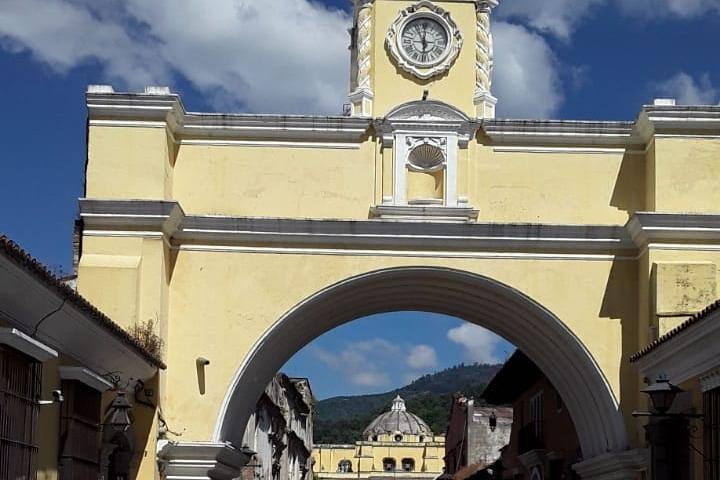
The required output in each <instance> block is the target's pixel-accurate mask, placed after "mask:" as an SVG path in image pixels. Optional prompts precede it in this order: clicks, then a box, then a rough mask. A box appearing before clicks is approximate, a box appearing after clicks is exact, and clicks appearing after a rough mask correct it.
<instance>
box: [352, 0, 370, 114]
mask: <svg viewBox="0 0 720 480" xmlns="http://www.w3.org/2000/svg"><path fill="white" fill-rule="evenodd" d="M372 8H373V0H356V1H355V14H356V18H355V38H354V39H353V42H354V47H355V49H356V52H355V54H354V55H353V61H354V62H355V65H354V66H353V70H352V71H353V73H354V74H355V78H354V79H352V88H353V91H352V92H351V93H350V95H349V96H348V100H349V101H350V105H351V114H352V115H353V116H355V117H369V116H371V115H372V101H373V96H374V95H373V90H372V79H371V76H370V71H371V70H372V56H371V45H372Z"/></svg>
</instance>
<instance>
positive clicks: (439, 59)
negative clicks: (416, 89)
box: [386, 0, 463, 79]
mask: <svg viewBox="0 0 720 480" xmlns="http://www.w3.org/2000/svg"><path fill="white" fill-rule="evenodd" d="M462 44H463V38H462V35H461V34H460V29H459V28H458V26H457V24H456V23H455V22H454V21H453V19H452V18H451V16H450V13H449V12H448V11H446V10H444V9H443V8H441V7H439V6H437V5H434V4H433V3H431V2H429V1H427V0H421V1H420V2H418V3H417V4H415V5H412V6H410V7H408V8H406V9H404V10H402V11H400V13H399V14H398V16H397V18H395V21H394V22H393V23H392V24H391V25H390V28H389V29H388V34H387V40H386V46H387V49H388V53H389V54H390V56H391V58H392V59H393V60H394V61H395V64H396V65H397V66H398V67H399V68H401V69H403V70H405V71H406V72H409V73H411V74H412V75H414V76H415V77H418V78H421V79H428V78H431V77H434V76H436V75H439V74H441V73H443V72H445V71H447V70H449V69H450V67H452V64H453V62H454V61H455V59H456V58H457V57H458V55H459V54H460V49H461V48H462Z"/></svg>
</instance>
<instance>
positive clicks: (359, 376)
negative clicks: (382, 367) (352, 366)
mask: <svg viewBox="0 0 720 480" xmlns="http://www.w3.org/2000/svg"><path fill="white" fill-rule="evenodd" d="M352 383H353V384H354V385H356V386H358V387H370V388H374V387H381V386H389V385H390V377H389V376H388V375H387V374H386V373H382V372H359V373H356V374H355V375H353V377H352Z"/></svg>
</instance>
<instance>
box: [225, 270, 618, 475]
mask: <svg viewBox="0 0 720 480" xmlns="http://www.w3.org/2000/svg"><path fill="white" fill-rule="evenodd" d="M391 311H425V312H433V313H442V314H446V315H451V316H455V317H458V318H461V319H464V320H466V321H469V322H472V323H475V324H478V325H481V326H483V327H485V328H488V329H489V330H492V331H493V332H495V333H497V334H499V335H501V336H503V337H505V338H506V339H507V340H509V341H510V342H512V343H514V344H515V345H516V346H517V347H518V348H520V349H521V350H522V351H523V352H524V353H525V354H526V355H528V357H530V358H531V359H532V360H533V361H534V362H535V363H536V364H537V365H538V367H540V369H541V370H542V371H543V372H544V373H545V374H546V375H547V376H548V378H549V379H550V381H551V382H552V383H553V384H554V386H555V387H556V388H557V390H558V391H559V392H560V394H561V396H562V397H563V400H564V401H565V403H566V406H567V408H568V411H569V413H570V415H571V417H572V420H573V422H574V424H575V428H576V430H577V434H578V437H579V440H580V444H581V448H582V451H583V456H584V457H585V459H591V458H596V457H601V456H606V455H605V454H607V453H609V452H613V453H618V452H623V451H626V450H627V447H628V443H627V434H626V430H625V425H624V422H623V418H622V415H621V413H620V412H619V410H618V402H617V399H616V398H615V395H614V394H613V392H612V389H611V388H610V385H609V384H608V382H607V380H606V378H605V377H604V375H603V373H602V371H601V370H600V368H599V367H598V365H597V363H596V362H595V360H594V359H593V357H592V355H591V354H590V352H588V350H587V349H586V348H585V347H584V345H583V344H582V343H581V342H580V340H579V339H578V338H577V337H576V336H575V335H574V334H573V333H572V332H571V331H570V330H569V329H568V328H567V327H566V326H565V324H564V323H563V322H562V321H561V320H560V319H558V318H557V317H556V316H555V315H553V314H552V313H551V312H550V311H549V310H547V309H546V308H544V307H543V306H542V305H540V304H538V303H537V302H535V301H534V300H532V299H531V298H529V297H527V296H526V295H524V294H523V293H521V292H519V291H518V290H516V289H514V288H512V287H510V286H507V285H504V284H502V283H500V282H497V281H495V280H493V279H491V278H488V277H484V276H481V275H477V274H473V273H468V272H464V271H460V270H454V269H449V268H438V267H401V268H390V269H383V270H378V271H373V272H369V273H364V274H360V275H357V276H355V277H351V278H348V279H346V280H343V281H341V282H338V283H336V284H334V285H332V286H329V287H327V288H325V289H323V290H321V291H319V292H318V293H316V294H314V295H312V296H310V297H309V298H307V299H305V300H303V301H302V302H300V303H299V304H298V305H296V306H295V307H294V308H292V309H291V310H290V311H289V312H287V313H286V314H285V315H284V316H283V317H282V318H280V319H279V320H278V321H277V322H276V323H275V324H274V325H273V326H272V327H271V328H270V329H268V331H267V332H266V333H265V334H264V335H263V337H262V338H260V340H258V342H257V343H256V344H255V346H254V347H253V349H252V350H251V352H250V353H249V354H248V355H247V356H246V358H245V360H244V361H243V363H242V365H241V366H240V368H239V370H238V371H237V373H236V375H235V377H234V378H233V380H232V383H231V385H230V388H229V389H228V392H227V394H226V396H225V399H224V401H223V405H222V407H221V410H220V414H219V416H218V420H217V423H216V426H215V431H214V434H213V436H214V438H213V441H214V442H217V443H230V444H233V445H235V446H238V447H239V446H241V441H242V436H243V433H244V430H245V425H246V424H247V421H248V418H249V417H250V414H251V412H252V411H254V409H255V403H256V401H257V399H258V398H259V397H260V395H261V393H262V391H263V389H264V388H265V386H266V384H267V382H268V381H269V380H270V378H272V376H273V375H274V374H275V373H276V372H277V371H278V370H279V369H280V368H281V367H282V366H283V365H284V364H285V362H286V361H287V360H288V359H290V357H292V355H293V354H295V353H296V352H297V351H298V350H300V349H301V348H302V347H303V346H305V345H306V344H308V343H309V342H311V341H312V340H314V339H315V338H317V337H319V336H320V335H322V334H323V333H325V332H327V331H329V330H331V329H333V328H335V327H337V326H340V325H342V324H345V323H347V322H350V321H352V320H355V319H357V318H360V317H364V316H367V315H372V314H377V313H383V312H391ZM611 463H613V465H615V463H616V462H611ZM601 470H603V471H604V468H602V467H601ZM592 477H593V478H602V477H595V476H594V475H593V476H592ZM612 478H616V477H612ZM617 478H625V477H617Z"/></svg>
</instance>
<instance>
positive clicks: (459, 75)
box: [349, 0, 498, 118]
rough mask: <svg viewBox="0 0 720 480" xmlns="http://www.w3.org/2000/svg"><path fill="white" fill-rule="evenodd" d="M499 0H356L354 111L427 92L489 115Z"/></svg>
mask: <svg viewBox="0 0 720 480" xmlns="http://www.w3.org/2000/svg"><path fill="white" fill-rule="evenodd" d="M497 4H498V0H443V1H429V0H416V1H406V0H354V7H355V16H354V23H353V28H352V29H351V37H352V42H351V46H350V50H351V72H350V92H351V93H350V96H349V101H350V105H351V114H352V115H353V116H365V117H383V116H385V115H386V114H387V113H388V112H390V111H392V110H393V109H394V108H395V107H397V106H398V105H401V104H404V103H407V102H410V101H413V100H420V99H421V98H429V99H432V100H438V101H442V102H444V103H447V104H450V105H452V106H454V107H455V108H457V109H459V110H460V111H462V112H464V113H465V114H466V115H467V116H468V117H471V118H494V116H495V104H496V103H497V100H496V99H495V97H493V96H492V93H491V84H492V69H493V42H492V34H491V33H490V13H491V11H492V9H493V8H494V7H496V6H497Z"/></svg>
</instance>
